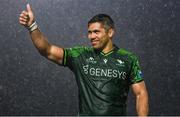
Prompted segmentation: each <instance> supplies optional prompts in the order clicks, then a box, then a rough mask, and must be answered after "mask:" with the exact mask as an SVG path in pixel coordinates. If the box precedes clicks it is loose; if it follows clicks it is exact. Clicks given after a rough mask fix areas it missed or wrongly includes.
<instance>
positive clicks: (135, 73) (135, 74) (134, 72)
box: [130, 57, 143, 84]
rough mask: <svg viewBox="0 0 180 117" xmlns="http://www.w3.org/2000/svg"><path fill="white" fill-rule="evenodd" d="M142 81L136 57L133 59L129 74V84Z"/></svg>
mask: <svg viewBox="0 0 180 117" xmlns="http://www.w3.org/2000/svg"><path fill="white" fill-rule="evenodd" d="M141 81H143V77H142V71H141V69H140V65H139V60H138V59H137V57H133V61H132V66H131V72H130V84H134V83H138V82H141Z"/></svg>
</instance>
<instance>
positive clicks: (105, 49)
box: [102, 42, 114, 53]
mask: <svg viewBox="0 0 180 117" xmlns="http://www.w3.org/2000/svg"><path fill="white" fill-rule="evenodd" d="M113 49H114V46H113V43H112V42H111V43H108V44H107V45H106V47H105V48H104V49H103V50H102V52H103V53H108V52H110V51H111V50H113Z"/></svg>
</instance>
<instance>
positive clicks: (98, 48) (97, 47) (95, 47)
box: [92, 46, 101, 50]
mask: <svg viewBox="0 0 180 117" xmlns="http://www.w3.org/2000/svg"><path fill="white" fill-rule="evenodd" d="M92 47H93V48H94V49H95V50H101V47H99V46H92Z"/></svg>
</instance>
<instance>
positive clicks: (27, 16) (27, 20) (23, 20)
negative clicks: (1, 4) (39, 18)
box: [19, 4, 35, 27]
mask: <svg viewBox="0 0 180 117" xmlns="http://www.w3.org/2000/svg"><path fill="white" fill-rule="evenodd" d="M26 7H27V8H26V10H24V11H22V12H21V14H20V16H19V23H20V24H22V25H23V26H26V27H29V26H30V25H31V24H32V23H33V22H34V21H35V19H34V14H33V11H32V8H31V6H30V5H29V4H27V6H26Z"/></svg>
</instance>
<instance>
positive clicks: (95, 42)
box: [91, 40, 99, 45]
mask: <svg viewBox="0 0 180 117" xmlns="http://www.w3.org/2000/svg"><path fill="white" fill-rule="evenodd" d="M91 43H92V45H96V44H97V43H99V40H92V41H91Z"/></svg>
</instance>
